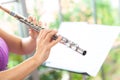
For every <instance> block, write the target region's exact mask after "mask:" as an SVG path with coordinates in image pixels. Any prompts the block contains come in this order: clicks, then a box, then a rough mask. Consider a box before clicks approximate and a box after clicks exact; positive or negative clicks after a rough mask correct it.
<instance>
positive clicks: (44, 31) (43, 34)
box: [39, 29, 52, 39]
mask: <svg viewBox="0 0 120 80" xmlns="http://www.w3.org/2000/svg"><path fill="white" fill-rule="evenodd" d="M51 31H52V30H50V29H44V30H41V31H40V35H39V36H41V39H45V38H46V35H47V34H48V33H50V32H51Z"/></svg>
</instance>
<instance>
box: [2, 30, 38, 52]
mask: <svg viewBox="0 0 120 80" xmlns="http://www.w3.org/2000/svg"><path fill="white" fill-rule="evenodd" d="M0 37H2V38H3V39H4V40H5V41H6V43H7V45H8V48H9V51H10V52H14V53H18V54H25V53H30V52H32V51H34V50H35V46H36V41H35V40H34V39H32V38H31V37H28V38H24V39H23V38H20V37H18V36H15V35H12V34H8V33H7V32H5V31H3V30H2V29H0Z"/></svg>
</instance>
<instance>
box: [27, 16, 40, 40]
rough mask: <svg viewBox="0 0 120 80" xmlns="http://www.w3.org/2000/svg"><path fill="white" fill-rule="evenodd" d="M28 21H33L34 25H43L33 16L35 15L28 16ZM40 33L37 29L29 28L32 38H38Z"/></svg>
mask: <svg viewBox="0 0 120 80" xmlns="http://www.w3.org/2000/svg"><path fill="white" fill-rule="evenodd" d="M28 21H29V22H31V23H33V24H34V25H38V26H42V22H37V20H36V18H33V17H31V16H30V17H28ZM38 33H39V32H37V31H35V30H33V29H31V28H29V35H30V36H31V38H32V39H33V40H36V39H37V36H38Z"/></svg>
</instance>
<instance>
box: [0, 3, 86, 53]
mask: <svg viewBox="0 0 120 80" xmlns="http://www.w3.org/2000/svg"><path fill="white" fill-rule="evenodd" d="M0 9H2V10H3V11H4V12H6V13H8V14H9V15H11V16H13V17H14V18H16V19H17V20H19V21H20V22H22V23H24V24H26V25H27V26H28V27H29V28H32V29H34V30H35V31H37V32H39V31H40V30H42V29H44V28H42V27H41V26H38V25H34V24H33V23H32V22H29V21H28V20H27V19H26V18H24V17H22V16H21V15H19V14H16V13H14V12H12V11H10V10H8V9H6V8H4V7H3V6H1V5H0ZM57 38H58V36H57V35H53V37H52V39H53V40H56V39H57ZM60 43H62V44H64V45H66V46H67V47H69V48H71V49H72V50H74V51H76V52H78V53H80V54H82V55H86V53H87V51H86V50H84V49H82V48H80V47H79V45H78V44H76V43H74V42H72V41H71V40H68V39H67V38H65V37H63V36H62V39H61V41H60Z"/></svg>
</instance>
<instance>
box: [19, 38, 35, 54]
mask: <svg viewBox="0 0 120 80" xmlns="http://www.w3.org/2000/svg"><path fill="white" fill-rule="evenodd" d="M21 49H22V51H23V52H22V54H28V53H32V52H33V51H34V50H35V49H36V40H34V39H32V38H31V37H27V38H24V39H22V40H21Z"/></svg>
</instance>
